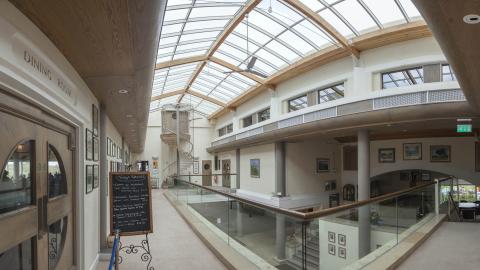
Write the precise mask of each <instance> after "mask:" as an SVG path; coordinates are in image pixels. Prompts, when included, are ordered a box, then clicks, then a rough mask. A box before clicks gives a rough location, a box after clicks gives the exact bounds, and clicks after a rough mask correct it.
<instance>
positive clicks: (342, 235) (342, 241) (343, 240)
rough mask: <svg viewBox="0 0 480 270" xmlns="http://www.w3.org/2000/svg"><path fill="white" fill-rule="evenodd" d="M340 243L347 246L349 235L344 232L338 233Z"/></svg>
mask: <svg viewBox="0 0 480 270" xmlns="http://www.w3.org/2000/svg"><path fill="white" fill-rule="evenodd" d="M338 244H339V245H341V246H345V245H346V244H347V237H346V236H345V235H344V234H340V233H339V234H338Z"/></svg>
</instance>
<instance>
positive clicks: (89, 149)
mask: <svg viewBox="0 0 480 270" xmlns="http://www.w3.org/2000/svg"><path fill="white" fill-rule="evenodd" d="M85 158H86V159H87V160H93V133H92V131H91V130H89V129H88V128H87V129H85Z"/></svg>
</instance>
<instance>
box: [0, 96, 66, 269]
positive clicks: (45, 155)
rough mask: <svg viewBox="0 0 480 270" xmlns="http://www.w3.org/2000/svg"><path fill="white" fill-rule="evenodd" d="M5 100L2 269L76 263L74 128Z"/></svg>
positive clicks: (0, 153)
mask: <svg viewBox="0 0 480 270" xmlns="http://www.w3.org/2000/svg"><path fill="white" fill-rule="evenodd" d="M4 101H5V100H2V102H0V126H1V128H0V138H1V139H0V166H1V167H0V171H1V172H0V228H1V229H0V239H1V240H0V269H9V270H17V269H19V270H20V269H21V270H27V269H28V270H30V269H36V270H45V269H62V270H64V269H71V268H72V266H73V265H74V224H75V222H74V211H73V209H74V208H73V151H71V150H70V147H69V135H68V134H69V133H68V132H63V131H62V129H56V128H53V126H52V127H49V125H50V124H49V123H47V121H41V119H40V120H39V119H34V117H33V116H22V115H20V114H21V112H19V113H14V111H13V109H12V110H11V111H10V110H9V109H8V108H7V109H5V108H6V105H5V103H3V102H4ZM2 103H3V104H2ZM24 108H26V109H31V107H28V106H27V107H24ZM32 111H35V110H33V109H32ZM39 115H42V114H39ZM43 116H45V114H43ZM51 122H53V123H55V121H53V120H52V121H51ZM67 130H68V128H67Z"/></svg>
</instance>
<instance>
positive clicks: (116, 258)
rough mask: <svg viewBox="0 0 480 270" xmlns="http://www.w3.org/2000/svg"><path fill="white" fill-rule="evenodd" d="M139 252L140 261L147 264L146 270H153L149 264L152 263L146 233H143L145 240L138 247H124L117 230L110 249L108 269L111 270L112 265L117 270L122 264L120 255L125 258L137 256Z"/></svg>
mask: <svg viewBox="0 0 480 270" xmlns="http://www.w3.org/2000/svg"><path fill="white" fill-rule="evenodd" d="M139 252H142V253H141V255H140V259H141V260H142V262H146V263H147V265H146V269H147V270H155V268H154V267H153V266H150V264H151V263H152V253H151V251H150V243H149V241H148V233H145V239H143V240H142V241H141V243H140V245H135V244H129V245H126V246H124V245H123V244H122V242H121V241H120V231H119V230H117V231H116V232H115V241H114V244H113V249H112V259H111V260H110V266H109V268H108V269H109V270H111V269H112V267H113V264H115V270H118V269H119V265H120V264H122V262H123V256H120V253H125V255H124V256H126V255H131V254H138V253H139Z"/></svg>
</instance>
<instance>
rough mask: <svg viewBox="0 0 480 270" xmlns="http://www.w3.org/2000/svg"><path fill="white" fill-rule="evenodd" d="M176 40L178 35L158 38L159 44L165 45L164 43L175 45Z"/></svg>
mask: <svg viewBox="0 0 480 270" xmlns="http://www.w3.org/2000/svg"><path fill="white" fill-rule="evenodd" d="M177 41H178V36H174V37H162V38H161V39H160V43H159V44H160V45H165V44H172V45H175V43H176V42H177Z"/></svg>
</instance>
